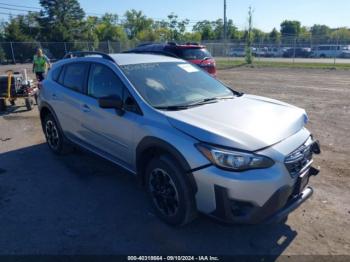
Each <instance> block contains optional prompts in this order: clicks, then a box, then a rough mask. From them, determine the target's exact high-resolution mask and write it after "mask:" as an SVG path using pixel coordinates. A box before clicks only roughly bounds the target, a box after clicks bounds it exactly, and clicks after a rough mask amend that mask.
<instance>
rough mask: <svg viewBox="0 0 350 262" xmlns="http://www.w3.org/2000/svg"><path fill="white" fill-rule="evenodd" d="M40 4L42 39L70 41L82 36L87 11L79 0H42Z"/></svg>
mask: <svg viewBox="0 0 350 262" xmlns="http://www.w3.org/2000/svg"><path fill="white" fill-rule="evenodd" d="M40 5H41V7H42V10H41V11H40V17H39V19H38V21H39V24H40V27H41V29H42V32H41V33H42V35H41V37H42V39H44V40H46V41H68V42H69V41H74V40H75V39H77V38H80V36H81V34H82V32H83V29H84V27H83V18H84V16H85V13H84V11H83V9H82V8H81V7H80V5H79V2H78V1H77V0H64V1H62V0H40Z"/></svg>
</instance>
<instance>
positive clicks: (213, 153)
mask: <svg viewBox="0 0 350 262" xmlns="http://www.w3.org/2000/svg"><path fill="white" fill-rule="evenodd" d="M196 147H197V149H198V150H199V151H200V152H201V153H202V154H203V155H204V156H205V157H206V158H208V160H209V161H211V162H212V163H213V164H214V165H216V166H218V167H220V168H223V169H230V170H234V171H244V170H249V169H257V168H268V167H271V166H272V165H273V164H274V161H273V160H272V159H270V158H268V157H266V156H261V155H257V154H253V153H246V152H240V151H233V150H227V149H222V148H217V147H213V146H210V145H206V144H196Z"/></svg>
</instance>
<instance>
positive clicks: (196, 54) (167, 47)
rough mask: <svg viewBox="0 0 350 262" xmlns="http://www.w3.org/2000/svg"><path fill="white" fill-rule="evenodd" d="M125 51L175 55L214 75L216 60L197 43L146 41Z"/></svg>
mask: <svg viewBox="0 0 350 262" xmlns="http://www.w3.org/2000/svg"><path fill="white" fill-rule="evenodd" d="M126 53H139V54H140V53H148V54H163V55H169V56H175V57H179V58H182V59H184V60H187V61H189V62H191V63H193V64H195V65H197V66H199V67H201V68H202V69H204V70H205V71H207V72H208V73H209V74H211V75H213V76H216V62H215V59H214V58H213V57H212V55H211V54H210V52H209V51H208V50H207V49H206V48H205V46H203V45H200V44H198V43H186V44H177V43H174V42H169V43H166V44H155V43H146V44H142V45H139V46H138V47H136V48H134V49H131V50H129V51H127V52H126Z"/></svg>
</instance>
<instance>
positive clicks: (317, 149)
mask: <svg viewBox="0 0 350 262" xmlns="http://www.w3.org/2000/svg"><path fill="white" fill-rule="evenodd" d="M311 150H312V152H313V153H314V154H316V155H319V154H321V146H320V142H319V141H318V140H315V141H314V142H313V143H312V145H311Z"/></svg>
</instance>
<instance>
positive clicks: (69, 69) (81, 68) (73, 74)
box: [60, 63, 89, 92]
mask: <svg viewBox="0 0 350 262" xmlns="http://www.w3.org/2000/svg"><path fill="white" fill-rule="evenodd" d="M88 66H89V65H88V63H73V64H68V65H66V66H65V67H64V76H63V77H60V82H61V83H62V84H63V85H64V86H65V87H68V88H69V89H72V90H75V91H78V92H83V88H84V82H85V76H86V73H87V69H88ZM61 75H62V74H61Z"/></svg>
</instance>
